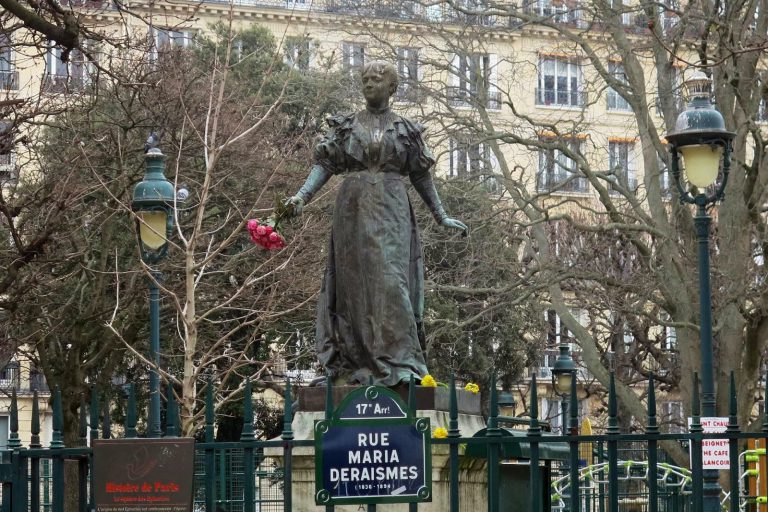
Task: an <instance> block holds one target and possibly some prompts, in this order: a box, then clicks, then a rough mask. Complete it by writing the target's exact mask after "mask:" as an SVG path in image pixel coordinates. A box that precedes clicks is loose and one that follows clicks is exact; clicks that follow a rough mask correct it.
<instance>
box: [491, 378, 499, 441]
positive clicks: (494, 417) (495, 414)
mask: <svg viewBox="0 0 768 512" xmlns="http://www.w3.org/2000/svg"><path fill="white" fill-rule="evenodd" d="M489 391H490V395H491V396H490V404H489V405H490V411H489V414H488V428H489V429H491V428H498V427H499V397H498V392H497V391H496V371H495V370H494V371H493V372H491V377H490V389H489Z"/></svg>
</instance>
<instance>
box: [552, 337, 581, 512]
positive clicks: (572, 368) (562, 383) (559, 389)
mask: <svg viewBox="0 0 768 512" xmlns="http://www.w3.org/2000/svg"><path fill="white" fill-rule="evenodd" d="M575 379H576V365H575V364H574V362H573V357H571V347H570V345H568V344H567V343H565V341H562V342H561V344H560V353H559V354H558V355H557V359H556V360H555V365H554V366H553V367H552V387H553V389H554V390H555V393H557V395H558V396H560V413H561V418H560V421H561V425H562V429H563V436H567V435H568V398H569V396H570V393H571V387H572V386H573V382H574V380H575ZM569 470H570V468H569V467H568V465H567V464H564V465H563V471H564V472H566V473H567V472H568V471H569ZM574 489H575V491H576V494H574V493H571V497H570V498H568V499H565V511H564V512H568V511H570V510H571V506H570V505H571V504H572V503H573V501H574V500H578V494H577V493H578V486H574Z"/></svg>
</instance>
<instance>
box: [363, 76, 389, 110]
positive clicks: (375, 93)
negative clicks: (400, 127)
mask: <svg viewBox="0 0 768 512" xmlns="http://www.w3.org/2000/svg"><path fill="white" fill-rule="evenodd" d="M362 78H363V96H364V97H365V101H367V102H368V103H369V104H373V105H381V104H382V103H385V102H386V101H387V100H388V99H389V95H390V89H391V87H392V84H390V83H389V80H388V79H387V77H386V75H385V74H384V73H382V72H381V71H378V70H375V69H370V70H368V71H367V72H366V73H365V74H364V75H363V77H362Z"/></svg>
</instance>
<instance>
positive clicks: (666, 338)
mask: <svg viewBox="0 0 768 512" xmlns="http://www.w3.org/2000/svg"><path fill="white" fill-rule="evenodd" d="M661 320H662V321H663V322H671V321H672V319H671V318H670V317H669V314H668V313H667V312H666V311H663V312H662V314H661ZM662 337H663V338H662V340H663V341H662V347H663V349H664V350H666V351H668V352H672V351H676V350H677V331H676V330H675V328H674V327H672V326H670V325H665V326H663V332H662Z"/></svg>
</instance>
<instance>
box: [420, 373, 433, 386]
mask: <svg viewBox="0 0 768 512" xmlns="http://www.w3.org/2000/svg"><path fill="white" fill-rule="evenodd" d="M421 385H422V386H425V387H428V388H436V387H437V381H436V380H435V378H434V377H433V376H431V375H429V374H427V375H425V376H424V377H422V379H421Z"/></svg>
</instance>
